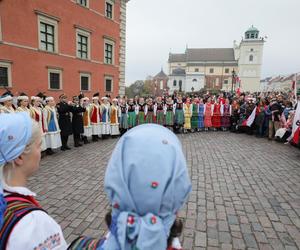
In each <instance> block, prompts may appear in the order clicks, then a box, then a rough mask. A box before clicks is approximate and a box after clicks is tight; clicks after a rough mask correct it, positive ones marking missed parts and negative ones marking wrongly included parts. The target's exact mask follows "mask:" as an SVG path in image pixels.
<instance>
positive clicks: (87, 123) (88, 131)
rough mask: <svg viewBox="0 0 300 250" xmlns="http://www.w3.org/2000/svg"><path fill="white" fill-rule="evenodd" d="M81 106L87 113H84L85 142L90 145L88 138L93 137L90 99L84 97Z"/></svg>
mask: <svg viewBox="0 0 300 250" xmlns="http://www.w3.org/2000/svg"><path fill="white" fill-rule="evenodd" d="M81 106H82V107H83V108H85V112H84V113H83V131H84V132H83V142H84V144H87V143H89V141H88V137H91V136H92V135H93V129H92V124H91V106H90V99H89V98H88V97H83V98H82V99H81Z"/></svg>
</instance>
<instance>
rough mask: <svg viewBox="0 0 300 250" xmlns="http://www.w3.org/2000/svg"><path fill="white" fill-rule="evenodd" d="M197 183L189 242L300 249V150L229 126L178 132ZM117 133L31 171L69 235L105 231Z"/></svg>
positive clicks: (189, 211) (188, 210)
mask: <svg viewBox="0 0 300 250" xmlns="http://www.w3.org/2000/svg"><path fill="white" fill-rule="evenodd" d="M179 138H180V140H181V142H182V144H183V148H184V153H185V155H186V158H187V162H188V168H189V172H190V176H191V179H192V184H193V191H192V193H191V195H190V198H189V201H188V203H187V204H186V206H185V207H184V208H183V209H182V210H181V211H180V213H179V216H180V217H182V218H183V219H184V222H185V224H184V225H185V227H184V232H183V235H182V239H181V241H182V244H183V248H184V249H195V250H198V249H300V151H299V150H298V149H296V148H293V147H290V146H287V145H283V144H278V143H276V142H273V141H267V140H264V139H258V138H256V137H253V136H247V135H244V134H232V133H227V132H224V133H222V132H210V133H204V132H203V133H194V134H187V135H179ZM116 142H117V139H107V140H101V141H99V142H97V143H90V144H88V145H86V146H84V147H81V148H78V149H75V148H73V149H72V150H70V151H67V152H59V153H57V154H55V155H53V156H49V157H48V156H47V157H45V158H44V159H43V160H42V162H41V166H40V171H39V172H38V173H37V174H36V175H35V176H34V177H32V178H31V179H30V188H31V189H32V190H33V191H34V192H36V193H37V195H38V200H39V201H40V202H41V204H42V206H43V207H44V209H46V210H47V211H48V213H49V214H50V215H51V216H53V217H54V218H55V220H56V221H57V222H58V223H60V225H61V227H62V229H63V231H64V236H65V238H66V240H67V242H68V243H70V242H71V241H72V240H73V239H74V238H75V237H77V236H79V235H82V234H84V235H89V236H92V237H101V235H103V234H104V233H105V232H106V231H107V228H106V225H105V221H104V216H105V214H106V211H107V209H108V208H109V205H108V202H107V199H106V195H105V193H104V191H103V180H104V174H105V169H106V165H107V162H108V160H109V158H110V155H111V152H112V150H113V148H114V146H115V144H116Z"/></svg>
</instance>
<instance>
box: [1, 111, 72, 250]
mask: <svg viewBox="0 0 300 250" xmlns="http://www.w3.org/2000/svg"><path fill="white" fill-rule="evenodd" d="M2 115H3V117H2V118H4V119H2V118H1V119H0V138H1V139H3V140H0V171H1V173H0V249H3V250H4V249H6V250H17V249H22V250H29V249H57V250H59V249H67V247H68V246H67V243H66V241H65V239H64V236H63V233H62V230H61V227H60V226H59V225H58V224H57V223H56V222H55V220H54V219H53V218H51V217H50V216H49V215H48V214H47V212H46V211H45V210H44V209H43V208H42V207H41V206H40V204H39V203H38V202H37V201H36V199H35V196H36V194H35V193H33V192H32V191H31V190H29V189H28V188H27V187H26V185H27V182H28V179H29V178H30V177H31V176H32V175H33V174H34V173H35V172H36V171H37V170H38V169H39V164H40V158H41V148H40V144H41V129H40V127H39V124H38V123H37V122H35V121H34V120H33V119H31V118H30V116H29V115H28V114H27V113H26V112H18V113H15V114H2ZM2 115H1V116H2Z"/></svg>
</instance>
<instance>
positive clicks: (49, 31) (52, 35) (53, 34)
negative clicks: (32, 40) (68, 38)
mask: <svg viewBox="0 0 300 250" xmlns="http://www.w3.org/2000/svg"><path fill="white" fill-rule="evenodd" d="M38 27H39V49H40V50H44V51H48V52H54V53H57V52H58V22H57V21H56V20H54V19H51V18H48V17H46V16H42V15H38Z"/></svg>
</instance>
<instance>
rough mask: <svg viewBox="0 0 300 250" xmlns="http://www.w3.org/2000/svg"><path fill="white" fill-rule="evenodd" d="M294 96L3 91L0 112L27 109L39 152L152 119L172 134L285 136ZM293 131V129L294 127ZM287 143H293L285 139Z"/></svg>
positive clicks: (65, 147) (63, 147)
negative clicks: (35, 129) (130, 95)
mask: <svg viewBox="0 0 300 250" xmlns="http://www.w3.org/2000/svg"><path fill="white" fill-rule="evenodd" d="M296 108H297V99H295V98H294V97H293V96H292V95H291V94H284V93H254V94H246V93H239V94H234V95H233V94H231V93H222V92H220V93H219V94H218V95H212V94H209V93H206V94H203V95H196V94H193V95H192V96H188V95H180V94H177V93H176V92H175V93H174V94H173V95H172V96H158V97H147V98H145V97H139V96H136V97H135V98H127V97H126V96H124V97H116V98H113V99H111V98H110V96H104V97H101V98H100V96H99V93H96V94H94V95H93V97H91V98H89V97H86V96H84V95H83V94H82V93H80V94H79V95H78V96H73V98H72V100H68V97H67V96H66V95H65V94H62V95H60V97H59V101H58V103H57V104H56V101H55V100H54V98H53V97H49V96H48V97H46V96H44V95H43V94H42V93H39V94H38V95H37V96H32V97H28V96H27V95H26V94H24V93H22V94H20V95H19V96H17V97H13V95H12V94H11V93H10V92H6V93H4V94H3V96H2V97H1V98H0V113H13V112H23V111H25V112H28V113H29V114H30V116H31V117H32V118H33V119H34V120H36V121H37V122H38V123H39V125H40V128H41V131H42V135H43V136H42V151H45V152H46V153H47V154H49V155H51V154H53V153H54V151H53V149H57V148H61V150H63V151H65V150H69V149H70V147H69V146H68V137H69V136H70V135H72V134H73V138H74V146H75V147H80V146H82V145H83V144H87V143H89V142H90V141H91V140H92V141H98V140H99V139H101V138H102V139H105V138H107V137H108V136H113V137H115V136H119V135H122V134H123V133H125V132H126V131H127V130H129V129H131V128H133V127H135V126H137V125H141V124H145V123H155V124H159V125H162V126H165V127H167V128H169V129H172V130H173V131H174V132H175V133H189V132H192V133H193V132H201V131H228V130H229V131H232V132H238V133H247V134H255V135H256V136H258V137H266V138H268V139H269V140H273V139H276V140H277V141H281V142H287V141H291V140H290V137H291V135H292V133H293V124H294V122H293V121H294V116H295V112H296ZM296 132H297V133H299V131H296ZM291 142H292V143H293V144H299V142H298V141H297V142H295V141H291Z"/></svg>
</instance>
